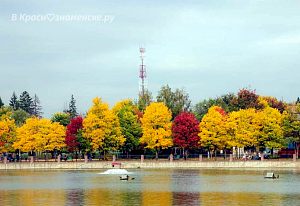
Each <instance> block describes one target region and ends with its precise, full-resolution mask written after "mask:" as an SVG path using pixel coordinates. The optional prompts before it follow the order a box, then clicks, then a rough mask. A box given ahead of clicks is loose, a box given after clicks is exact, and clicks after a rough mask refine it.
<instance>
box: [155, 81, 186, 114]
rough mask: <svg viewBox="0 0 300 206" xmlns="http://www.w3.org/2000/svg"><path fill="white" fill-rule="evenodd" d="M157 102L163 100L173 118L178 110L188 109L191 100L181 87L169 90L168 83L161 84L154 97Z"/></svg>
mask: <svg viewBox="0 0 300 206" xmlns="http://www.w3.org/2000/svg"><path fill="white" fill-rule="evenodd" d="M156 99H157V102H163V103H164V104H165V105H166V106H167V107H168V108H169V109H170V110H171V112H172V118H173V119H174V118H175V117H176V116H177V115H178V114H179V113H180V112H183V111H189V109H190V106H191V101H190V99H189V95H188V94H187V93H186V92H185V91H184V90H183V89H176V90H175V92H173V91H172V90H171V88H170V87H169V85H166V86H162V87H161V89H160V91H159V92H158V95H157V97H156Z"/></svg>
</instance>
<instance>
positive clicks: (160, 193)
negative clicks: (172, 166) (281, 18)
mask: <svg viewBox="0 0 300 206" xmlns="http://www.w3.org/2000/svg"><path fill="white" fill-rule="evenodd" d="M166 172H167V173H166ZM170 178H171V177H170V175H169V171H168V170H166V171H164V170H155V171H154V172H153V173H150V172H149V173H147V174H146V175H143V176H142V177H141V182H142V186H143V188H142V204H141V205H145V206H146V205H172V193H171V191H172V190H171V188H170Z"/></svg>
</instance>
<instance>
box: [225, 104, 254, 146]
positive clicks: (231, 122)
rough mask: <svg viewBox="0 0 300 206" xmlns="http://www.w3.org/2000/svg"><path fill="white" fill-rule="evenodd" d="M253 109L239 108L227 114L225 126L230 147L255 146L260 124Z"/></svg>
mask: <svg viewBox="0 0 300 206" xmlns="http://www.w3.org/2000/svg"><path fill="white" fill-rule="evenodd" d="M257 115H258V114H257V112H256V110H255V109H253V108H251V109H241V110H239V111H235V112H231V113H230V114H229V115H228V118H227V122H226V127H227V133H228V143H229V145H230V146H232V147H239V148H243V147H248V146H255V145H257V143H258V135H259V129H260V124H259V122H257V120H256V118H257Z"/></svg>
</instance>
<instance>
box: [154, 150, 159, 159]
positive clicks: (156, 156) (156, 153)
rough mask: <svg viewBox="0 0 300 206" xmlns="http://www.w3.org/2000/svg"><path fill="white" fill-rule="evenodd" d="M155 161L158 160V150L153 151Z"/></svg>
mask: <svg viewBox="0 0 300 206" xmlns="http://www.w3.org/2000/svg"><path fill="white" fill-rule="evenodd" d="M155 159H156V160H158V150H157V149H156V150H155Z"/></svg>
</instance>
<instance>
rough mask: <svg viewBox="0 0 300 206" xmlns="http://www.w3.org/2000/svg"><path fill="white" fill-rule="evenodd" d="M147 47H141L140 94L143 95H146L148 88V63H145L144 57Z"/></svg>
mask: <svg viewBox="0 0 300 206" xmlns="http://www.w3.org/2000/svg"><path fill="white" fill-rule="evenodd" d="M145 51H146V50H145V48H143V47H140V57H141V65H140V74H139V77H140V89H139V90H140V91H139V92H140V95H141V96H143V97H144V96H145V90H146V76H147V75H146V65H145V63H144V59H145V56H144V55H145Z"/></svg>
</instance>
